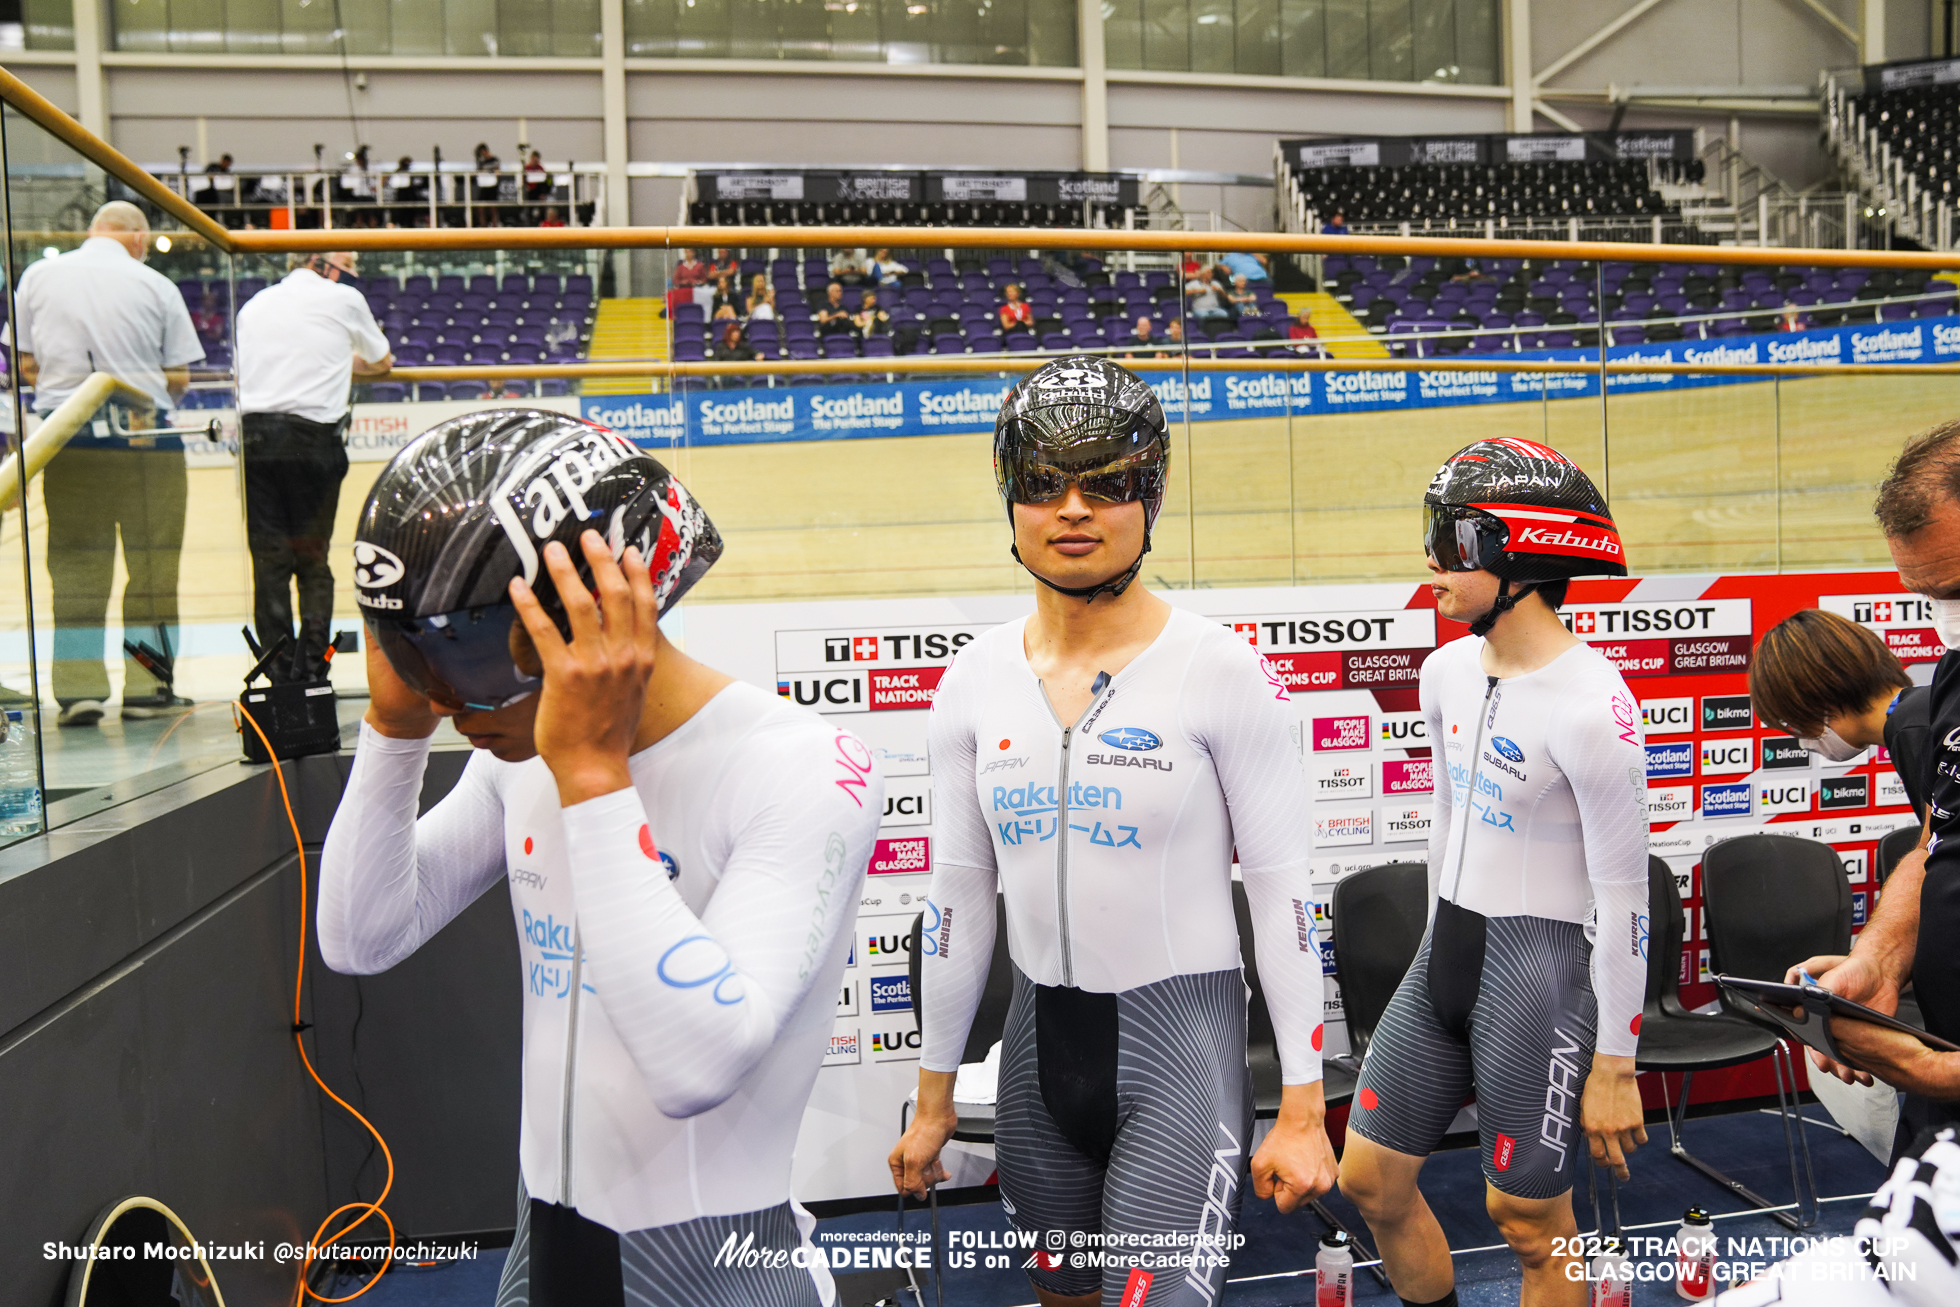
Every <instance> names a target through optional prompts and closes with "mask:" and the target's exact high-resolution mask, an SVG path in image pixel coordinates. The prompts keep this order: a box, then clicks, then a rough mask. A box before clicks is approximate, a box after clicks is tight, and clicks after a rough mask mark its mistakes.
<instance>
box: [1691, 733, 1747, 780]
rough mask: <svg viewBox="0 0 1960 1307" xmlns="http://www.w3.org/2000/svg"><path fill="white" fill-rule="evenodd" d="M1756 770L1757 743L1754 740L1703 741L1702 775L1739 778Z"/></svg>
mask: <svg viewBox="0 0 1960 1307" xmlns="http://www.w3.org/2000/svg"><path fill="white" fill-rule="evenodd" d="M1754 770H1756V742H1755V741H1754V740H1752V739H1747V738H1745V739H1740V740H1703V741H1702V742H1701V774H1702V775H1704V776H1739V775H1742V774H1744V773H1747V772H1752V771H1754Z"/></svg>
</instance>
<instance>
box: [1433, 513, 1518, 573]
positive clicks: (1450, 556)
mask: <svg viewBox="0 0 1960 1307" xmlns="http://www.w3.org/2000/svg"><path fill="white" fill-rule="evenodd" d="M1510 538H1511V529H1510V528H1509V527H1507V526H1505V525H1504V523H1503V522H1501V521H1499V520H1498V519H1497V518H1495V517H1493V516H1492V515H1490V514H1489V513H1483V512H1479V511H1477V510H1476V509H1474V508H1464V507H1461V506H1459V505H1456V504H1430V505H1428V524H1427V528H1426V529H1425V530H1424V532H1423V538H1422V547H1423V551H1424V552H1425V553H1427V554H1428V555H1429V556H1430V557H1431V558H1433V559H1435V560H1436V565H1437V566H1438V567H1440V568H1442V569H1443V570H1444V571H1445V572H1475V571H1478V570H1479V569H1481V568H1486V567H1488V566H1490V564H1491V563H1492V562H1494V561H1495V560H1496V559H1497V557H1498V555H1499V554H1501V553H1503V552H1504V546H1505V544H1506V543H1507V542H1508V541H1509V540H1510Z"/></svg>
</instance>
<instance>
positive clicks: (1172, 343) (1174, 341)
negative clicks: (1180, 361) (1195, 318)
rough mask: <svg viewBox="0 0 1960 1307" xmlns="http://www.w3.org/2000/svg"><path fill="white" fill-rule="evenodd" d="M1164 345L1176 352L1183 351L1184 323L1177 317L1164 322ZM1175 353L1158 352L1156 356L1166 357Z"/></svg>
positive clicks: (1173, 355) (1170, 356) (1171, 356)
mask: <svg viewBox="0 0 1960 1307" xmlns="http://www.w3.org/2000/svg"><path fill="white" fill-rule="evenodd" d="M1164 347H1165V348H1166V349H1168V350H1173V351H1175V352H1176V354H1182V353H1183V352H1184V323H1183V322H1182V321H1180V320H1179V319H1177V318H1172V319H1171V320H1170V321H1169V322H1166V323H1165V324H1164ZM1176 354H1159V355H1158V356H1157V357H1158V358H1160V359H1167V358H1173V357H1175V356H1176Z"/></svg>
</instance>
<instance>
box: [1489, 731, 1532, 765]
mask: <svg viewBox="0 0 1960 1307" xmlns="http://www.w3.org/2000/svg"><path fill="white" fill-rule="evenodd" d="M1490 747H1491V748H1493V749H1495V750H1497V751H1498V752H1499V753H1501V754H1503V755H1504V756H1505V757H1506V758H1509V759H1510V760H1511V761H1512V762H1523V761H1524V750H1523V749H1520V748H1519V747H1518V746H1517V745H1515V744H1513V743H1511V741H1509V740H1507V739H1505V738H1504V737H1503V736H1501V735H1493V736H1491V737H1490Z"/></svg>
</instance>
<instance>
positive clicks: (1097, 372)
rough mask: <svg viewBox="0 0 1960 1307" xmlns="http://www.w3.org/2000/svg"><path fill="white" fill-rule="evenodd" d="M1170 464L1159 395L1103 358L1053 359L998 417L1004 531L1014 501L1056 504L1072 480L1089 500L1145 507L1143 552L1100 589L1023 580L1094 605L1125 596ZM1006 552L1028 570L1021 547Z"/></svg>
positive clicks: (997, 470)
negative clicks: (1106, 596)
mask: <svg viewBox="0 0 1960 1307" xmlns="http://www.w3.org/2000/svg"><path fill="white" fill-rule="evenodd" d="M1170 457H1171V450H1170V425H1169V423H1168V422H1166V421H1165V419H1164V410H1163V406H1162V405H1160V404H1159V403H1158V402H1157V395H1156V393H1155V392H1154V391H1152V390H1151V389H1150V387H1149V385H1148V384H1146V383H1145V382H1144V380H1143V378H1141V377H1139V376H1137V374H1136V373H1134V372H1132V371H1130V370H1129V369H1128V368H1125V367H1121V366H1118V365H1117V364H1115V363H1112V362H1110V361H1109V360H1108V359H1105V358H1098V357H1096V356H1094V355H1086V354H1083V355H1074V356H1072V357H1069V358H1061V359H1056V360H1055V361H1054V362H1053V363H1050V364H1047V365H1046V366H1045V367H1043V368H1041V369H1040V370H1039V371H1037V372H1034V373H1033V374H1031V375H1030V376H1028V377H1027V378H1025V379H1024V380H1023V381H1021V383H1020V384H1019V385H1017V386H1015V387H1014V388H1013V389H1012V390H1010V391H1008V392H1007V397H1006V399H1004V400H1002V401H1001V406H1000V414H999V416H997V417H996V418H995V419H994V481H995V483H996V484H997V485H998V486H999V487H1000V498H1001V505H1002V507H1004V508H1005V509H1006V510H1007V520H1008V523H1009V525H1012V524H1013V521H1014V505H1015V504H1040V503H1046V502H1048V501H1049V500H1052V499H1055V498H1058V497H1060V496H1061V495H1064V494H1067V493H1068V484H1069V482H1070V481H1074V482H1075V483H1076V485H1078V486H1079V487H1080V488H1081V490H1082V493H1083V495H1084V496H1085V497H1087V498H1090V499H1098V500H1103V501H1105V502H1108V503H1129V502H1132V501H1135V502H1140V503H1141V504H1142V505H1143V508H1144V526H1143V550H1142V552H1141V553H1139V554H1138V555H1137V559H1136V561H1135V562H1134V563H1132V564H1130V566H1129V568H1128V569H1126V570H1125V571H1123V572H1122V573H1120V574H1118V575H1117V576H1114V577H1111V578H1110V579H1109V580H1107V581H1104V582H1102V583H1101V584H1100V585H1093V586H1063V585H1056V584H1055V583H1054V582H1053V581H1050V580H1049V579H1048V578H1047V577H1045V576H1043V575H1041V573H1039V572H1036V571H1035V570H1034V569H1033V568H1028V571H1029V574H1030V575H1032V576H1033V577H1034V578H1035V579H1036V580H1037V581H1040V582H1041V583H1042V584H1043V585H1045V586H1047V587H1049V588H1050V589H1051V590H1057V591H1060V592H1061V593H1062V594H1065V595H1070V596H1073V597H1076V598H1080V599H1085V600H1088V601H1090V602H1094V600H1095V597H1096V596H1097V595H1099V594H1109V595H1112V596H1114V595H1120V594H1122V593H1123V591H1124V590H1125V589H1127V588H1128V587H1129V584H1130V582H1131V581H1133V580H1135V579H1136V574H1137V571H1138V569H1139V568H1141V567H1142V566H1143V555H1144V554H1147V553H1149V552H1150V531H1151V528H1152V527H1154V526H1155V525H1156V524H1157V514H1158V513H1159V512H1160V511H1162V509H1163V507H1164V485H1165V482H1166V481H1167V479H1168V476H1169V471H1170ZM1012 552H1013V554H1014V558H1015V561H1017V562H1020V563H1021V565H1022V566H1023V567H1027V563H1026V562H1025V561H1024V560H1022V558H1021V552H1020V549H1019V548H1018V547H1016V548H1014V549H1013V551H1012Z"/></svg>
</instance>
